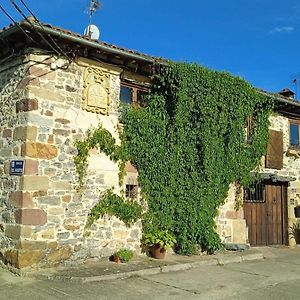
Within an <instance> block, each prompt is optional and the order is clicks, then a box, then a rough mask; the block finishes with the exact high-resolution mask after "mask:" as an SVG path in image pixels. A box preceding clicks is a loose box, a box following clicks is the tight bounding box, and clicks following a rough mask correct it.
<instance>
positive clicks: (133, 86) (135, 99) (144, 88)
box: [120, 81, 149, 105]
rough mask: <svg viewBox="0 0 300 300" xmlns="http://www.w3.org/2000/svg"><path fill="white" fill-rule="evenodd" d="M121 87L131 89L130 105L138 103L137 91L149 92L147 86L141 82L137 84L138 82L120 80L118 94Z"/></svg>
mask: <svg viewBox="0 0 300 300" xmlns="http://www.w3.org/2000/svg"><path fill="white" fill-rule="evenodd" d="M122 87H127V88H130V89H131V103H130V104H131V105H136V104H139V101H138V92H139V91H141V92H146V93H147V92H149V87H147V86H145V85H142V84H138V83H133V82H127V81H121V84H120V95H121V88H122ZM120 102H121V103H122V101H121V97H120Z"/></svg>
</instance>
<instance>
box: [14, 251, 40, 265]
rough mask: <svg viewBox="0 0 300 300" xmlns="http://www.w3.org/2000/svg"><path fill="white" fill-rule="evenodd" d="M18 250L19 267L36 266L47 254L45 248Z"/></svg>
mask: <svg viewBox="0 0 300 300" xmlns="http://www.w3.org/2000/svg"><path fill="white" fill-rule="evenodd" d="M18 252H19V253H18V264H17V266H16V267H17V268H19V269H22V268H26V267H31V266H34V265H36V264H38V263H39V262H40V261H41V260H42V258H43V257H44V256H45V254H44V251H43V250H25V251H23V250H21V251H18Z"/></svg>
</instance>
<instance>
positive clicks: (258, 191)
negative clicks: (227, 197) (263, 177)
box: [243, 181, 266, 203]
mask: <svg viewBox="0 0 300 300" xmlns="http://www.w3.org/2000/svg"><path fill="white" fill-rule="evenodd" d="M252 190H254V191H253V192H252ZM265 192H266V184H265V183H264V182H263V181H261V182H256V183H254V184H251V185H250V186H249V187H245V188H244V196H243V201H244V202H245V203H265V202H266V195H265ZM258 195H259V196H260V197H257V198H256V196H258Z"/></svg>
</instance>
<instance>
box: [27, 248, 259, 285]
mask: <svg viewBox="0 0 300 300" xmlns="http://www.w3.org/2000/svg"><path fill="white" fill-rule="evenodd" d="M264 258H265V257H264V255H263V254H262V253H249V254H240V255H230V256H228V257H226V256H225V255H224V256H219V257H216V258H213V259H207V260H201V261H195V262H192V263H177V264H174V265H167V266H160V267H154V268H147V269H142V270H137V271H129V272H122V273H115V274H106V275H96V276H89V277H69V276H61V275H55V274H53V275H45V274H36V275H35V278H37V279H47V280H54V281H58V280H59V281H71V282H81V283H83V282H97V281H106V280H115V279H124V278H129V277H134V276H149V275H156V274H162V273H169V272H178V271H186V270H189V269H195V268H199V267H202V266H217V265H219V266H223V265H227V264H231V263H241V262H243V261H251V260H260V259H264ZM27 275H29V274H27Z"/></svg>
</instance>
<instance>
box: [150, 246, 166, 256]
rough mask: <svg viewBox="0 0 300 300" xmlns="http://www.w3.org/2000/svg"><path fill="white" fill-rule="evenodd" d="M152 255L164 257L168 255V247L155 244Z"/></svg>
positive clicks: (152, 247) (151, 250)
mask: <svg viewBox="0 0 300 300" xmlns="http://www.w3.org/2000/svg"><path fill="white" fill-rule="evenodd" d="M150 253H151V256H152V257H154V258H157V259H164V258H165V256H166V249H165V248H164V247H161V246H160V245H159V244H156V245H153V246H151V248H150Z"/></svg>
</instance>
